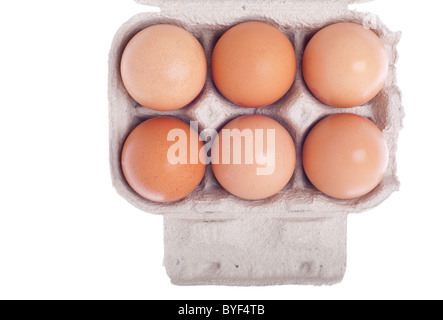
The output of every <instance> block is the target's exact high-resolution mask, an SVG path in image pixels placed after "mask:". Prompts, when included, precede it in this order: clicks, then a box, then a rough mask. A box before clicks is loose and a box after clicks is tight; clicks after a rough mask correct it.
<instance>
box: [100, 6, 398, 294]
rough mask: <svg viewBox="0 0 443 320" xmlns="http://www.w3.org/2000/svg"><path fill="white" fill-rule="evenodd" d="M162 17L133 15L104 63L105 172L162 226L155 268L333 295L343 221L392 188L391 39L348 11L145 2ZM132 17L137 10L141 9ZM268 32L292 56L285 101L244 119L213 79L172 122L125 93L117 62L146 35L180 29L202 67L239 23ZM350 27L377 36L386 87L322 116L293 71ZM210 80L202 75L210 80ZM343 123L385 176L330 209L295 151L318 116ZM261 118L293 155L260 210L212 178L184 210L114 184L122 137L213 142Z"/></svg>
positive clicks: (192, 279)
mask: <svg viewBox="0 0 443 320" xmlns="http://www.w3.org/2000/svg"><path fill="white" fill-rule="evenodd" d="M137 2H139V3H142V4H149V5H160V7H161V9H162V12H161V13H140V14H139V15H136V16H135V17H133V18H131V19H130V20H129V21H128V22H126V23H125V24H124V25H123V26H122V27H121V28H120V29H119V30H118V31H117V33H116V36H115V39H114V42H113V44H112V48H111V52H110V59H109V70H110V73H109V118H110V160H111V173H112V180H113V184H114V186H115V188H116V190H117V191H118V193H119V194H120V195H121V196H123V197H124V198H125V199H127V200H128V201H129V202H130V203H131V204H133V205H134V206H136V207H137V208H139V209H141V210H144V211H146V212H149V213H154V214H163V215H164V226H165V261H164V264H165V267H166V270H167V272H168V274H169V276H170V277H171V280H172V282H173V283H176V284H184V285H189V284H223V285H269V284H288V283H299V284H332V283H336V282H338V281H340V280H341V278H342V277H343V274H344V271H345V264H346V218H347V214H348V213H356V212H362V211H365V210H368V209H370V208H373V207H375V206H377V205H378V204H380V203H381V202H383V201H384V200H385V199H386V198H388V197H389V196H390V195H391V194H392V193H393V192H394V191H397V190H398V188H399V181H398V179H397V177H396V149H397V146H396V144H397V139H398V135H399V131H400V129H401V127H402V119H403V116H404V111H403V107H402V103H401V93H400V90H399V88H398V87H397V85H396V68H395V64H396V62H397V50H396V46H397V43H398V41H399V39H400V33H398V32H392V31H390V30H389V29H388V28H387V27H386V26H385V25H384V24H383V23H382V22H381V21H380V19H379V18H378V17H377V16H376V15H374V14H371V13H361V12H356V11H351V10H348V9H347V5H348V4H349V3H356V2H363V1H357V0H356V1H352V0H343V1H340V0H336V1H333V0H330V1H320V0H318V1H303V0H294V1H280V0H277V1H265V0H263V1H252V0H251V1H247V0H243V1H240V0H239V1H235V0H231V1H215V0H213V1H210V0H206V1H176V0H170V1H149V0H137ZM140 9H141V11H142V10H143V7H142V6H141V8H140ZM251 20H258V21H263V22H267V23H270V24H272V25H274V26H276V27H278V28H279V29H280V30H281V31H282V32H284V33H285V34H286V35H287V36H288V38H289V39H290V40H291V42H292V43H293V44H294V47H295V50H296V54H297V60H298V71H297V77H296V81H295V83H294V85H293V87H292V88H291V89H290V91H289V92H288V93H287V94H286V95H285V96H284V97H283V98H282V99H281V100H280V101H278V102H276V103H275V104H273V105H271V106H268V107H264V108H260V109H248V108H241V107H238V106H236V105H234V104H232V103H231V102H229V101H227V100H226V99H225V98H224V97H222V96H221V95H220V93H219V92H218V91H217V89H216V88H215V86H214V84H213V82H212V80H211V74H210V72H209V73H208V78H207V81H206V84H205V86H204V89H203V91H202V93H201V94H200V95H199V96H198V97H197V98H196V99H195V101H193V102H192V103H191V104H190V105H189V106H187V107H185V108H183V109H180V110H177V111H172V112H163V113H160V112H156V111H152V110H150V109H147V108H144V107H142V106H139V105H138V104H137V103H136V102H135V101H134V100H133V99H132V98H131V97H130V96H129V95H128V93H127V92H126V90H125V88H124V87H123V84H122V81H121V77H120V73H119V67H120V59H121V54H122V52H123V50H124V48H125V46H126V44H127V43H128V42H129V40H130V39H131V38H132V37H133V36H134V35H135V34H136V33H137V32H138V31H140V30H142V29H144V28H146V27H148V26H150V25H154V24H159V23H171V24H175V25H178V26H181V27H183V28H185V29H187V30H188V31H190V32H191V33H193V34H194V35H195V36H196V37H197V39H198V40H199V41H200V42H201V44H202V46H203V48H204V50H205V52H206V56H207V58H208V63H209V66H210V57H211V52H212V49H213V48H214V46H215V44H216V42H217V40H218V38H219V37H220V36H221V35H222V34H223V33H224V32H225V31H226V30H228V29H229V28H230V27H231V26H233V25H235V24H238V23H240V22H244V21H251ZM340 21H349V22H357V23H360V24H362V25H364V26H365V27H368V28H370V29H372V30H373V31H374V32H376V33H377V34H378V35H379V36H380V38H381V39H382V41H383V42H384V44H385V47H386V49H387V51H388V55H389V59H390V69H389V76H388V79H387V82H386V85H385V86H384V88H383V89H382V91H381V92H380V94H379V95H378V96H377V97H376V98H374V99H373V100H372V101H370V102H369V103H367V104H366V105H364V106H361V107H356V108H352V109H348V110H345V111H344V110H342V109H336V108H331V107H329V106H326V105H324V104H322V103H321V102H319V101H318V100H316V99H315V97H313V96H312V94H311V93H310V92H309V90H308V89H307V87H306V85H305V84H304V82H303V77H302V73H301V61H302V57H303V50H304V47H305V46H306V44H307V42H308V41H309V39H310V38H311V37H312V36H313V35H314V34H315V32H317V31H318V30H320V29H321V28H322V27H325V26H327V25H329V24H332V23H334V22H340ZM209 71H210V68H209ZM341 112H351V113H355V114H359V115H362V116H365V117H368V118H370V119H371V120H373V121H374V122H375V123H376V124H377V125H378V126H379V128H380V129H381V130H382V131H383V134H384V136H385V138H386V140H387V143H388V146H389V152H390V162H389V167H388V171H387V173H386V175H385V177H384V179H383V181H382V182H381V184H380V185H379V186H378V187H377V188H376V189H375V190H373V191H372V192H371V193H369V194H368V195H366V196H364V197H361V198H359V199H355V200H336V199H332V198H330V197H327V196H325V195H323V194H322V193H320V192H319V191H317V190H316V189H315V188H314V187H313V186H312V184H311V183H310V182H309V181H308V179H307V178H306V176H305V174H304V172H303V168H302V163H301V158H302V157H301V148H302V145H303V141H304V138H305V137H306V134H307V133H308V132H309V129H310V128H312V126H313V125H314V124H315V123H316V122H318V121H319V120H320V119H322V118H324V117H325V116H327V115H330V114H334V113H341ZM253 113H257V114H263V115H267V116H270V117H272V118H274V119H276V120H278V121H280V122H281V123H282V124H283V125H284V126H285V127H286V128H287V129H288V131H289V132H290V133H291V134H292V136H293V138H294V142H295V144H296V148H297V159H298V161H297V167H296V171H295V174H294V177H293V178H292V179H291V181H290V182H289V184H288V185H287V187H286V188H285V189H284V190H282V191H281V192H280V193H279V194H277V195H276V196H274V197H271V198H269V199H266V200H261V201H246V200H241V199H239V198H236V197H234V196H232V195H229V193H228V192H226V191H225V190H224V189H223V188H222V187H221V186H220V185H219V184H218V182H217V181H216V179H215V177H214V175H213V173H212V171H211V168H210V166H208V168H207V172H206V174H205V177H204V179H203V181H202V183H201V184H200V186H199V187H198V188H197V189H196V190H195V191H194V192H193V193H192V194H191V195H190V196H188V197H187V198H186V199H184V200H182V201H178V202H175V203H170V204H158V203H153V202H150V201H148V200H144V199H142V198H141V197H140V196H138V195H137V194H136V193H135V192H134V191H133V190H132V189H131V188H130V187H129V185H128V184H127V182H126V181H125V179H124V176H123V174H122V170H121V165H120V153H121V150H122V146H123V143H124V141H125V139H126V137H127V136H128V134H129V133H130V131H131V130H132V129H134V128H135V127H136V126H137V125H138V124H139V123H141V122H142V121H144V120H146V119H149V118H152V117H156V116H161V115H169V116H174V117H178V118H181V119H183V120H186V121H189V120H196V121H198V123H199V125H200V129H206V128H211V129H216V130H219V129H221V127H223V125H224V124H226V123H227V122H228V121H230V120H231V119H233V118H236V117H238V116H241V115H245V114H253Z"/></svg>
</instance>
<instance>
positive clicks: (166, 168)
mask: <svg viewBox="0 0 443 320" xmlns="http://www.w3.org/2000/svg"><path fill="white" fill-rule="evenodd" d="M171 130H172V131H171ZM180 136H181V139H182V140H180V138H178V137H180ZM196 137H197V140H195V138H196ZM169 140H170V141H169ZM191 141H192V142H191ZM178 142H181V143H182V144H181V145H182V146H184V147H183V148H182V149H181V150H180V151H179V149H178V148H176V146H177V143H178ZM193 144H195V145H194V146H193ZM202 147H203V143H202V142H201V141H199V140H198V133H197V132H196V131H195V130H194V129H193V128H191V126H190V125H189V124H187V123H185V122H183V121H181V120H178V119H175V118H171V117H159V118H154V119H151V120H147V121H145V122H143V123H141V124H140V125H139V126H137V127H136V128H135V129H134V130H133V131H132V132H131V134H130V135H129V136H128V138H127V140H126V142H125V144H124V146H123V152H122V159H121V162H122V169H123V174H124V176H125V178H126V181H127V182H128V183H129V185H130V186H131V187H132V189H134V191H135V192H137V193H138V194H139V195H141V196H142V197H143V198H145V199H148V200H151V201H155V202H172V201H177V200H180V199H183V198H185V197H186V196H187V195H189V194H190V193H191V192H192V191H193V190H194V189H195V188H196V187H197V186H198V185H199V184H200V182H201V180H202V178H203V176H204V174H205V168H206V166H205V164H204V163H203V162H202V161H200V158H197V157H193V156H192V152H191V148H195V149H198V150H200V149H201V148H202ZM180 152H182V153H181V154H180Z"/></svg>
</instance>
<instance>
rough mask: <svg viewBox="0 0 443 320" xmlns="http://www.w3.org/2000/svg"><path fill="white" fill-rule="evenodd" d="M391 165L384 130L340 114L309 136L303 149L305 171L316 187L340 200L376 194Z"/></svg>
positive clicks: (368, 122) (319, 126)
mask: <svg viewBox="0 0 443 320" xmlns="http://www.w3.org/2000/svg"><path fill="white" fill-rule="evenodd" d="M388 161H389V152H388V147H387V143H386V141H385V139H384V137H383V133H382V132H381V130H380V129H379V128H378V127H377V126H376V125H375V124H374V123H373V122H372V121H370V120H369V119H367V118H364V117H361V116H357V115H353V114H336V115H332V116H329V117H327V118H325V119H323V120H321V121H320V122H319V123H318V124H316V125H315V126H314V128H313V129H312V130H311V131H310V132H309V134H308V136H307V138H306V141H305V144H304V147H303V167H304V169H305V172H306V175H307V176H308V178H309V180H310V181H311V182H312V184H313V185H314V186H315V187H316V188H317V189H319V190H320V191H322V192H323V193H325V194H327V195H329V196H331V197H334V198H338V199H353V198H358V197H360V196H363V195H365V194H367V193H369V192H370V191H372V190H373V189H374V188H375V187H376V186H377V185H378V184H379V183H380V181H381V180H382V178H383V176H384V174H385V172H386V169H387V166H388Z"/></svg>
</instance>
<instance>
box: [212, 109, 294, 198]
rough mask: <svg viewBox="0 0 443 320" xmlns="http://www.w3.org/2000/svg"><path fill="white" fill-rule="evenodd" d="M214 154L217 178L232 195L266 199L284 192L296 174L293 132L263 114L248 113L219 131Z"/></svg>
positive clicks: (214, 169) (214, 168) (213, 150)
mask: <svg viewBox="0 0 443 320" xmlns="http://www.w3.org/2000/svg"><path fill="white" fill-rule="evenodd" d="M236 130H237V132H239V136H240V139H241V140H240V139H238V138H237V141H240V143H238V144H237V145H236V144H235V137H234V138H232V137H233V136H235V131H236ZM232 132H234V134H232ZM243 134H244V136H241V135H243ZM248 134H249V137H248ZM226 137H229V138H230V139H229V147H230V148H229V155H230V157H229V158H228V157H227V155H226V153H225V152H226V150H228V148H227V147H226V146H225V143H226V141H227V139H226ZM246 144H247V146H246ZM260 146H261V147H260ZM248 148H250V152H248V151H247V150H248ZM211 155H212V159H213V161H212V170H213V172H214V175H215V178H216V179H217V181H218V182H219V183H220V184H221V185H222V186H223V188H224V189H225V190H227V191H228V192H230V193H231V194H233V195H235V196H237V197H239V198H242V199H246V200H260V199H266V198H269V197H271V196H273V195H275V194H277V193H278V192H280V191H281V190H282V189H283V188H284V187H285V186H286V185H287V184H288V182H289V180H290V179H291V178H292V176H293V175H294V170H295V164H296V152H295V145H294V141H293V140H292V137H291V135H290V134H289V132H288V131H287V130H286V129H285V128H284V127H283V126H282V125H281V124H280V123H278V122H277V121H275V120H273V119H271V118H269V117H266V116H262V115H247V116H243V117H239V118H236V119H234V120H232V121H231V122H229V123H228V124H227V125H226V126H224V127H223V129H221V130H220V132H219V133H218V136H217V138H216V139H215V142H214V145H213V147H212V153H211ZM235 157H236V159H235ZM214 160H215V161H216V163H214V162H215V161H214ZM226 160H227V161H226Z"/></svg>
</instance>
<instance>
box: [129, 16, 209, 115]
mask: <svg viewBox="0 0 443 320" xmlns="http://www.w3.org/2000/svg"><path fill="white" fill-rule="evenodd" d="M206 74H207V62H206V57H205V53H204V51H203V48H202V46H201V44H200V43H199V42H198V40H197V39H196V38H195V37H194V36H193V35H192V34H191V33H189V32H188V31H186V30H184V29H182V28H180V27H177V26H173V25H169V24H160V25H154V26H151V27H148V28H146V29H144V30H142V31H140V32H139V33H138V34H137V35H135V37H134V38H132V40H131V41H130V42H129V43H128V45H127V46H126V49H125V51H124V52H123V56H122V61H121V75H122V79H123V84H124V86H125V87H126V90H127V91H128V93H129V94H130V95H131V97H132V98H133V99H134V100H135V101H137V102H138V103H139V104H141V105H142V106H145V107H147V108H150V109H153V110H158V111H171V110H177V109H180V108H182V107H184V106H186V105H188V104H189V103H190V102H192V101H193V100H194V99H195V98H196V97H197V96H198V94H199V93H200V92H201V90H202V88H203V85H204V84H205V80H206Z"/></svg>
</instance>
